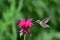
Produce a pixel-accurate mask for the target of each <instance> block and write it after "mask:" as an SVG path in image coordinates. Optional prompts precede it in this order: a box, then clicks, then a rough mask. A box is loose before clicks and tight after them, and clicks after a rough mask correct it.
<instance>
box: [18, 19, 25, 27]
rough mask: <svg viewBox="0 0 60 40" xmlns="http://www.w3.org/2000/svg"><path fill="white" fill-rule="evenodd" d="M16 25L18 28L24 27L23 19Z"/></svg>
mask: <svg viewBox="0 0 60 40" xmlns="http://www.w3.org/2000/svg"><path fill="white" fill-rule="evenodd" d="M18 26H19V28H24V26H25V20H24V19H22V20H21V21H20V22H19V24H18Z"/></svg>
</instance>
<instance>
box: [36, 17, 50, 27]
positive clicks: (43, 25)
mask: <svg viewBox="0 0 60 40" xmlns="http://www.w3.org/2000/svg"><path fill="white" fill-rule="evenodd" d="M49 19H50V17H48V18H45V19H44V20H42V21H40V20H37V21H36V22H37V23H38V24H40V25H41V26H42V27H43V28H46V27H49V25H47V24H46V23H47V22H48V21H49Z"/></svg>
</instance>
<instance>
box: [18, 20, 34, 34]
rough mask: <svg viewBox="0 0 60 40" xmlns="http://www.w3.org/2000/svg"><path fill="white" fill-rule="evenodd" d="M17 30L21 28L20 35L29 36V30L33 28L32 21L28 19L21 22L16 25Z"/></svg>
mask: <svg viewBox="0 0 60 40" xmlns="http://www.w3.org/2000/svg"><path fill="white" fill-rule="evenodd" d="M18 26H19V28H21V30H20V35H21V34H22V35H23V34H31V32H30V31H29V28H30V27H32V26H33V23H32V19H28V20H21V21H20V22H19V24H18Z"/></svg>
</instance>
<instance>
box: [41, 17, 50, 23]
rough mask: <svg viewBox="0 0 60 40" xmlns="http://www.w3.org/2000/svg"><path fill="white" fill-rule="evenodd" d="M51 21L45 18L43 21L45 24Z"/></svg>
mask: <svg viewBox="0 0 60 40" xmlns="http://www.w3.org/2000/svg"><path fill="white" fill-rule="evenodd" d="M49 20H50V17H47V18H45V19H44V20H42V22H43V23H47V22H48V21H49Z"/></svg>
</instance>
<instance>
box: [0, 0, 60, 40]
mask: <svg viewBox="0 0 60 40" xmlns="http://www.w3.org/2000/svg"><path fill="white" fill-rule="evenodd" d="M48 16H50V17H51V20H50V21H49V22H48V23H47V24H48V25H50V27H49V28H42V27H41V26H40V25H39V24H37V23H36V22H35V21H36V20H38V19H40V20H43V19H44V18H46V17H48ZM23 18H24V19H28V18H33V22H34V24H35V25H34V26H33V27H32V28H30V30H31V32H32V37H30V36H28V37H29V38H28V37H27V40H60V0H0V40H23V37H22V38H20V37H19V30H20V28H18V22H19V21H20V19H23Z"/></svg>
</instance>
